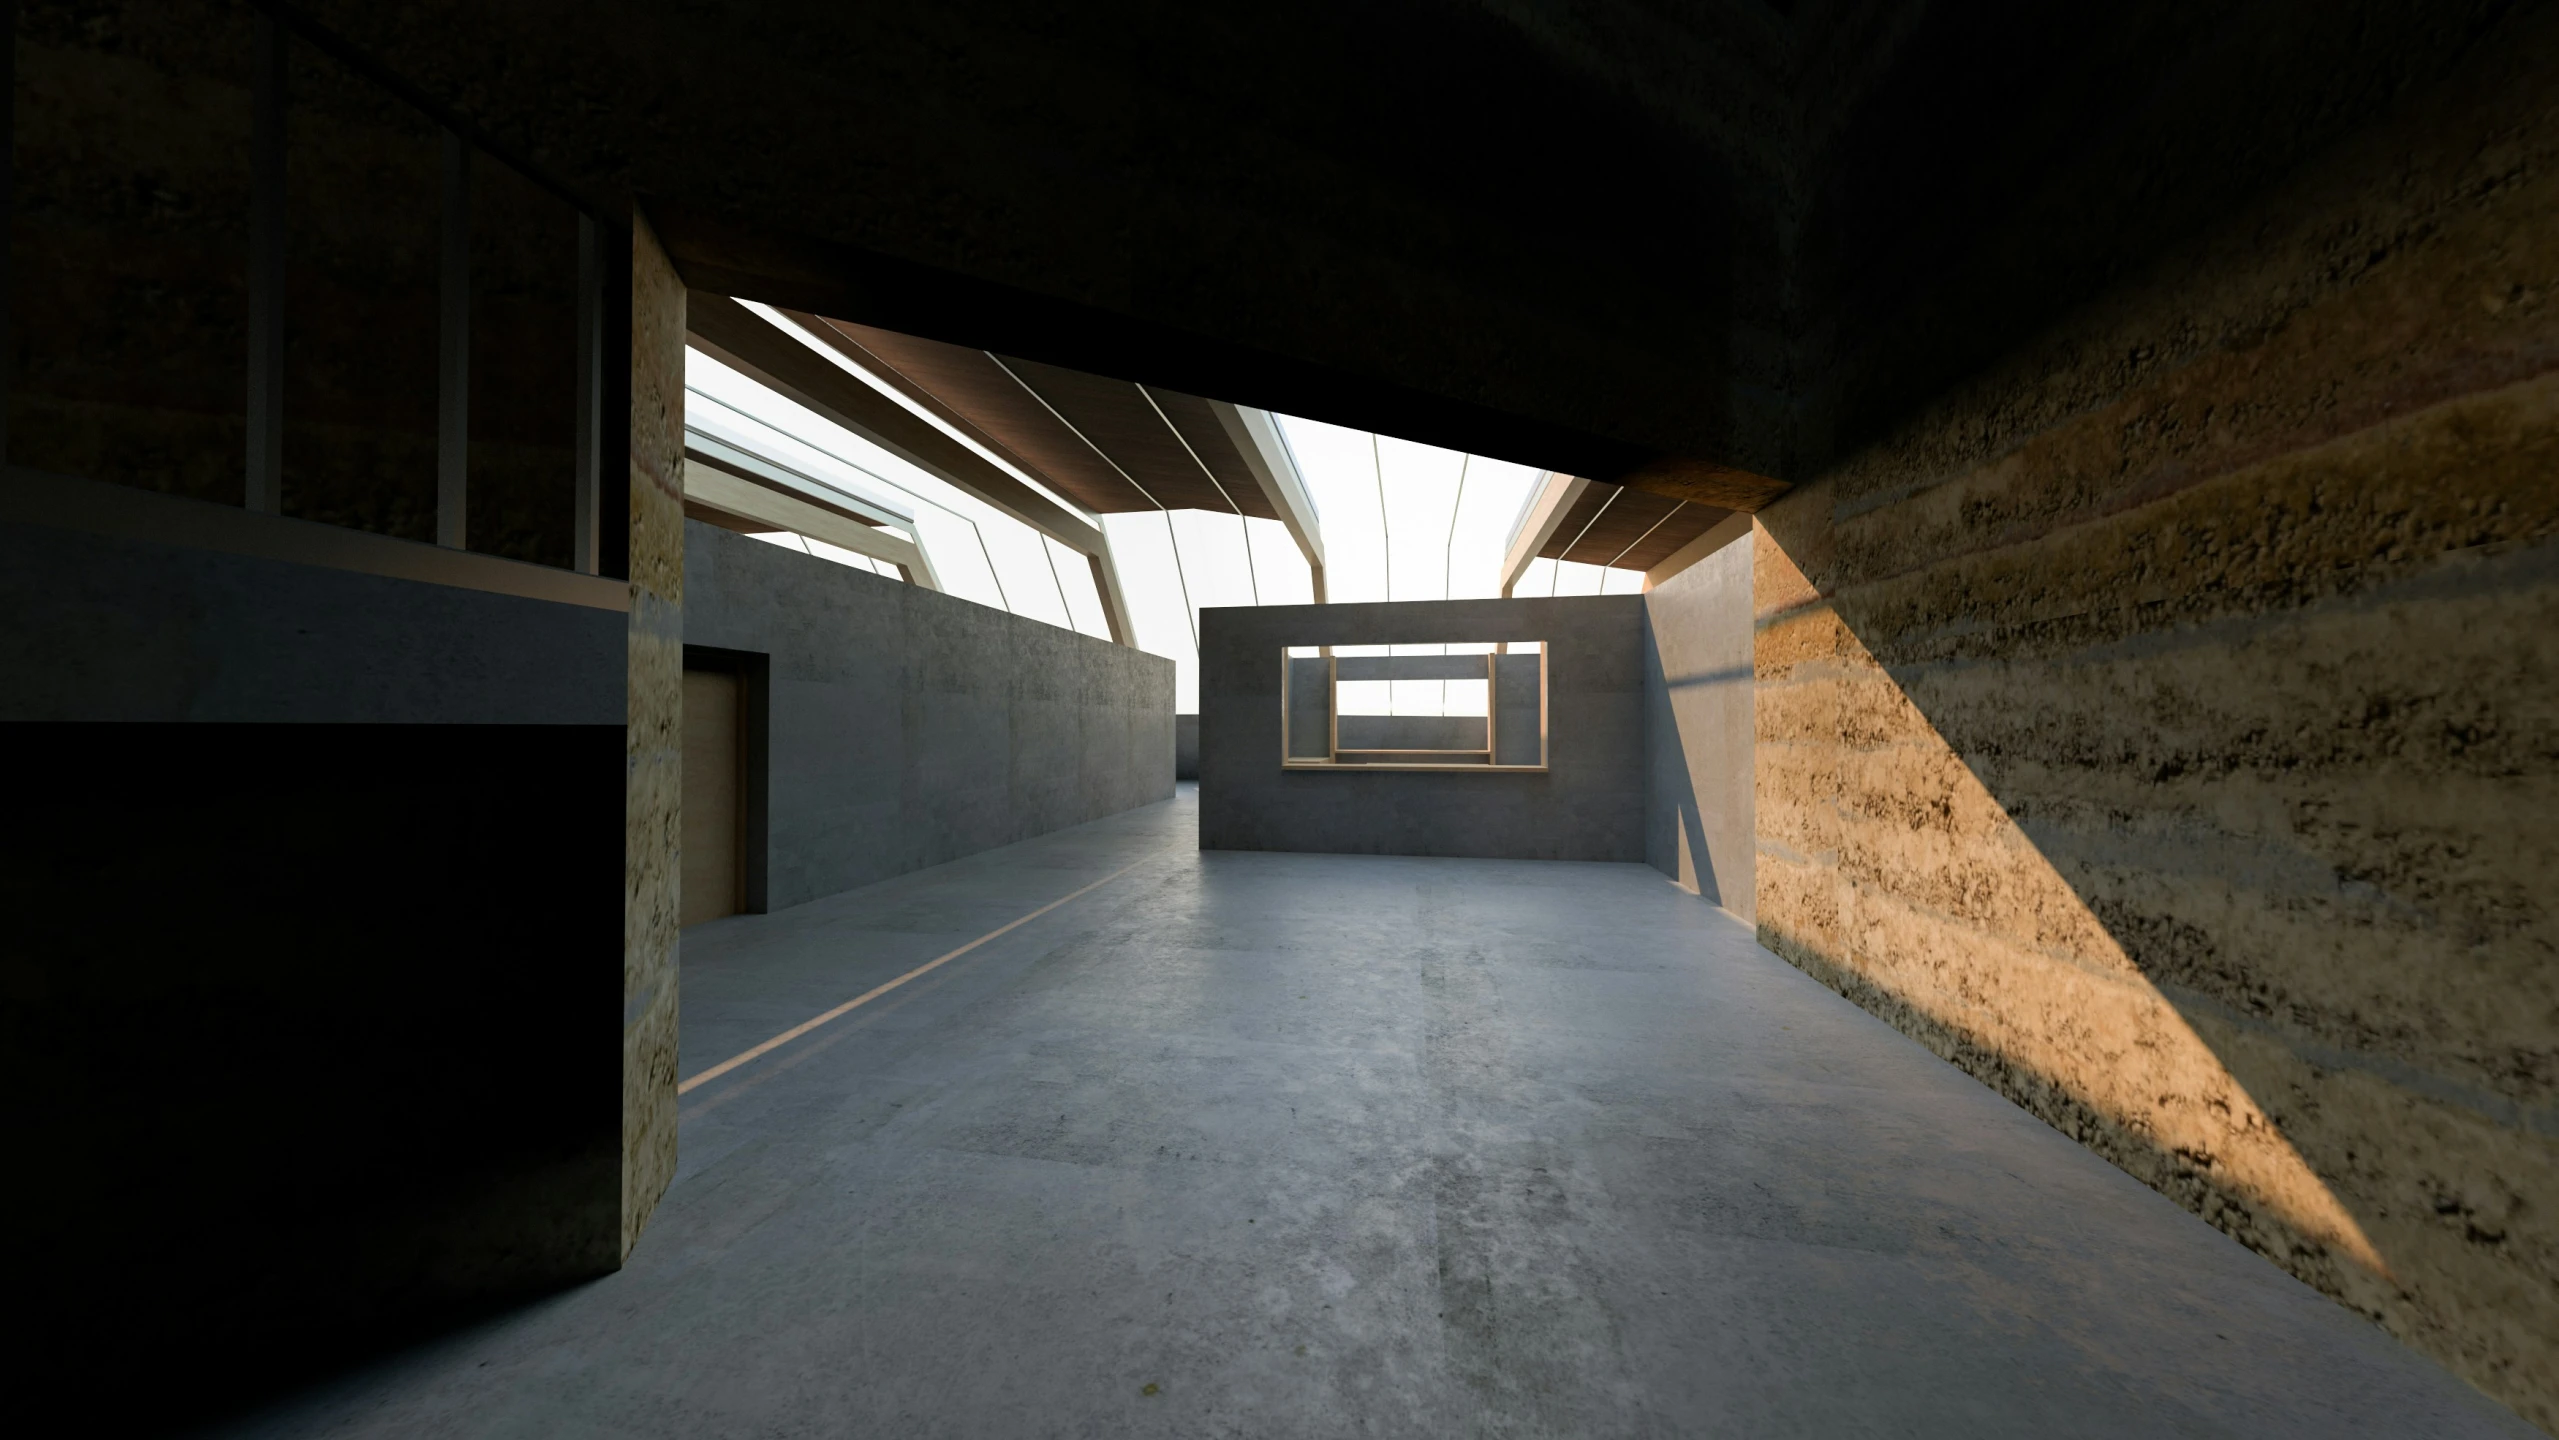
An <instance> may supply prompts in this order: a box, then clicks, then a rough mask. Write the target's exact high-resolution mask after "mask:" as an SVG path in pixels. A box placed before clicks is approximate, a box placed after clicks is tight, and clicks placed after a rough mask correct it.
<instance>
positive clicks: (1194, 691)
mask: <svg viewBox="0 0 2559 1440" xmlns="http://www.w3.org/2000/svg"><path fill="white" fill-rule="evenodd" d="M1102 529H1103V533H1104V534H1106V535H1108V536H1109V537H1110V541H1111V557H1112V559H1113V561H1114V562H1115V563H1116V564H1117V566H1118V569H1119V572H1120V588H1121V591H1122V592H1123V594H1124V595H1125V597H1126V599H1127V601H1128V610H1129V624H1130V625H1132V626H1134V627H1136V630H1137V635H1136V640H1137V648H1139V649H1140V650H1145V651H1149V652H1151V653H1153V654H1157V655H1161V656H1164V657H1165V658H1167V659H1169V660H1171V661H1172V662H1173V708H1174V710H1176V711H1177V712H1179V713H1181V714H1185V715H1195V714H1197V713H1199V703H1200V690H1199V684H1200V682H1199V642H1198V640H1197V638H1196V637H1195V636H1194V634H1193V632H1192V630H1191V621H1192V615H1191V609H1190V606H1189V603H1188V593H1189V587H1188V577H1187V576H1186V575H1185V573H1184V572H1183V569H1182V567H1180V566H1179V565H1177V564H1176V563H1175V552H1174V549H1173V537H1172V532H1171V531H1170V530H1168V529H1167V528H1166V526H1165V523H1164V513H1163V512H1162V511H1160V510H1159V511H1150V512H1145V513H1138V514H1120V515H1105V516H1103V517H1102Z"/></svg>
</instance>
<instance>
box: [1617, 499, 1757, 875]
mask: <svg viewBox="0 0 2559 1440" xmlns="http://www.w3.org/2000/svg"><path fill="white" fill-rule="evenodd" d="M1750 536H1751V525H1750V520H1749V518H1748V517H1746V516H1735V517H1734V518H1733V519H1732V520H1730V521H1727V522H1725V523H1724V524H1723V525H1720V526H1718V527H1716V529H1715V530H1714V531H1713V532H1712V533H1710V534H1709V535H1708V536H1706V537H1705V538H1706V539H1707V540H1709V541H1710V542H1712V541H1719V542H1720V544H1718V545H1717V547H1716V548H1715V549H1713V550H1712V551H1711V553H1709V554H1708V555H1707V556H1706V557H1705V558H1704V559H1702V560H1700V561H1698V562H1697V563H1696V564H1694V565H1692V566H1690V567H1689V568H1688V569H1686V570H1683V571H1681V572H1680V573H1678V574H1677V575H1674V576H1672V577H1670V578H1669V579H1668V580H1665V581H1663V582H1662V583H1661V584H1659V585H1656V586H1655V587H1653V589H1651V590H1650V591H1648V592H1646V594H1645V596H1644V767H1645V801H1644V859H1645V861H1646V863H1648V864H1650V865H1651V866H1652V867H1653V868H1654V869H1656V870H1659V871H1661V872H1662V873H1663V874H1665V875H1668V876H1670V877H1671V878H1672V879H1674V880H1677V881H1678V882H1679V883H1680V884H1681V885H1682V886H1685V887H1686V888H1688V889H1690V890H1693V891H1695V892H1696V893H1697V894H1699V895H1700V896H1702V897H1704V898H1705V899H1707V900H1710V901H1712V902H1714V903H1715V904H1717V905H1721V906H1723V907H1724V908H1725V909H1727V910H1730V911H1731V912H1733V913H1734V914H1735V915H1738V916H1740V917H1741V918H1743V919H1745V920H1748V919H1751V918H1753V917H1754V916H1755V915H1756V914H1757V913H1758V898H1757V891H1756V883H1757V882H1756V879H1755V874H1756V871H1755V865H1756V851H1757V842H1756V840H1755V838H1754V837H1753V835H1752V832H1751V825H1752V818H1751V817H1752V810H1751V797H1752V792H1753V785H1752V765H1753V735H1752V718H1751V690H1752V678H1751V546H1750Z"/></svg>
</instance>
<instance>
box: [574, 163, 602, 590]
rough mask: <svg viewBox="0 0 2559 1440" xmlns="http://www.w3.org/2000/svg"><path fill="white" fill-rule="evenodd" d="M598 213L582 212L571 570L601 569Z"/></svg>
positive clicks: (583, 572) (587, 572) (589, 571)
mask: <svg viewBox="0 0 2559 1440" xmlns="http://www.w3.org/2000/svg"><path fill="white" fill-rule="evenodd" d="M597 245H598V239H597V236H596V233H595V217H594V216H592V215H587V214H583V213H582V214H580V215H579V216H578V442H577V452H578V453H577V533H576V537H575V539H574V540H573V542H572V546H573V549H572V553H571V555H570V558H569V565H570V568H572V569H574V570H576V571H577V572H578V573H579V574H581V575H594V574H599V573H601V570H602V564H603V551H602V546H601V541H602V538H603V537H602V532H601V529H600V525H601V522H602V520H603V504H604V475H603V469H604V432H603V428H602V427H603V424H604V256H603V255H602V254H601V253H600V252H599V251H598V249H597Z"/></svg>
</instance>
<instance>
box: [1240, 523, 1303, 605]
mask: <svg viewBox="0 0 2559 1440" xmlns="http://www.w3.org/2000/svg"><path fill="white" fill-rule="evenodd" d="M1244 529H1245V533H1246V534H1248V535H1250V536H1251V537H1252V542H1253V574H1254V575H1255V577H1256V578H1258V579H1259V580H1260V582H1261V586H1262V603H1263V604H1265V605H1312V604H1314V603H1315V572H1314V571H1313V570H1311V569H1308V568H1307V564H1306V556H1305V554H1304V553H1303V552H1301V551H1300V550H1299V549H1298V548H1297V541H1296V540H1294V539H1292V538H1291V537H1290V536H1289V533H1288V527H1287V526H1285V525H1283V524H1281V523H1280V522H1278V521H1277V520H1261V519H1252V520H1246V521H1245V522H1244Z"/></svg>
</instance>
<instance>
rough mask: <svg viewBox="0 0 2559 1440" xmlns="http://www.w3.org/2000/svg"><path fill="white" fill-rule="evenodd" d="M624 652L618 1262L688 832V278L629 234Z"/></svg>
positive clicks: (646, 1155)
mask: <svg viewBox="0 0 2559 1440" xmlns="http://www.w3.org/2000/svg"><path fill="white" fill-rule="evenodd" d="M630 454H631V467H630V495H631V509H630V530H631V550H630V564H631V576H630V579H631V649H630V680H629V685H630V692H629V693H630V713H629V715H628V716H627V717H626V719H625V722H624V723H625V726H626V730H627V743H628V745H629V752H628V753H629V757H630V772H629V787H630V788H629V792H628V797H627V801H626V808H625V817H626V823H627V825H628V829H627V831H626V832H625V839H624V849H623V856H624V860H623V864H624V878H625V887H624V891H623V901H624V910H623V948H622V1253H623V1254H624V1255H625V1256H628V1255H629V1254H630V1253H631V1247H632V1246H633V1245H634V1244H636V1243H637V1242H638V1240H639V1238H640V1230H641V1228H642V1227H644V1226H646V1225H647V1224H648V1221H649V1214H650V1212H651V1211H652V1210H654V1209H656V1208H657V1201H658V1196H660V1195H661V1194H663V1193H665V1191H666V1187H667V1183H668V1182H669V1181H671V1180H673V1179H674V1178H675V1078H676V1077H675V1057H676V1047H675V1040H676V963H677V959H676V929H677V922H678V917H679V916H680V915H681V913H682V910H681V906H680V904H679V897H678V894H677V891H676V886H677V883H678V878H679V876H680V875H681V874H682V871H683V866H682V856H681V853H680V851H679V849H678V847H679V845H680V844H681V840H682V836H683V831H684V816H683V811H682V808H681V807H682V804H683V794H684V786H683V770H682V764H683V758H684V733H683V727H684V282H683V281H682V280H680V279H678V278H677V277H676V274H675V268H674V267H673V266H672V265H670V264H668V263H667V258H666V252H665V251H664V250H662V249H660V248H659V247H658V243H657V237H656V236H655V235H653V234H651V233H650V230H649V227H648V222H647V221H645V220H643V219H641V218H640V217H638V216H636V215H635V216H633V217H632V227H631V450H630Z"/></svg>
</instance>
